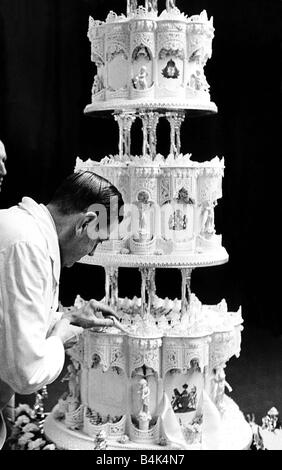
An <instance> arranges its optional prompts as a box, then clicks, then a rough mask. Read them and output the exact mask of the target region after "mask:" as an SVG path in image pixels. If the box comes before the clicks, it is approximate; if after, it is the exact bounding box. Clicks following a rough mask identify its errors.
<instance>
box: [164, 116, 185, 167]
mask: <svg viewBox="0 0 282 470" xmlns="http://www.w3.org/2000/svg"><path fill="white" fill-rule="evenodd" d="M166 118H167V120H168V122H169V124H170V154H171V155H174V157H175V158H176V157H177V156H178V155H179V154H180V152H181V137H180V130H181V125H182V123H183V121H184V119H185V113H184V112H177V113H170V112H169V113H166Z"/></svg>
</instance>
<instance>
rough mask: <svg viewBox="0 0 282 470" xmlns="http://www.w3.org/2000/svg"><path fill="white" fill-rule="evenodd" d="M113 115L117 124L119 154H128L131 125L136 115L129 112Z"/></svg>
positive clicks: (122, 155)
mask: <svg viewBox="0 0 282 470" xmlns="http://www.w3.org/2000/svg"><path fill="white" fill-rule="evenodd" d="M114 116H115V120H116V121H117V123H118V126H119V156H120V157H124V156H130V148H131V127H132V124H133V123H134V121H135V119H136V116H135V115H134V114H133V113H129V112H128V113H118V114H115V115H114Z"/></svg>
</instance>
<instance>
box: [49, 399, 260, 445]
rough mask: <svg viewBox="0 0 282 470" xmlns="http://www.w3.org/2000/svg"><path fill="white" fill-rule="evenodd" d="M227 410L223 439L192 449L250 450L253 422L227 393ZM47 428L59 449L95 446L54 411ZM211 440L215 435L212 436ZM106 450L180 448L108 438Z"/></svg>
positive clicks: (222, 427) (86, 436)
mask: <svg viewBox="0 0 282 470" xmlns="http://www.w3.org/2000/svg"><path fill="white" fill-rule="evenodd" d="M224 403H225V410H226V411H225V413H224V415H223V418H222V426H221V429H220V434H221V439H220V442H219V443H215V445H214V447H213V446H212V445H211V444H209V446H208V447H206V446H205V445H204V444H194V445H191V446H189V450H248V449H249V448H250V446H251V443H252V440H253V433H252V429H251V427H250V425H249V424H248V423H247V421H246V420H245V418H244V416H243V413H242V412H241V411H240V409H239V407H238V405H236V403H235V402H234V401H233V400H232V399H231V398H230V397H227V396H226V397H225V402H224ZM44 432H45V434H46V436H47V438H48V439H50V440H51V441H53V442H54V443H55V444H56V446H57V447H58V448H60V449H65V450H94V439H93V438H91V437H90V436H88V435H86V434H84V433H83V432H80V431H73V430H71V429H68V428H67V427H66V426H65V425H64V423H63V422H62V421H59V420H57V419H55V418H54V417H53V414H52V412H51V413H50V414H49V415H48V416H47V418H46V420H45V423H44ZM209 442H210V443H211V442H212V439H211V438H209ZM107 450H152V451H153V450H159V451H166V450H179V448H176V447H175V446H160V445H157V444H155V445H153V444H152V445H149V444H147V445H140V444H137V443H135V442H130V441H129V442H128V443H126V444H121V443H119V442H116V441H108V446H107Z"/></svg>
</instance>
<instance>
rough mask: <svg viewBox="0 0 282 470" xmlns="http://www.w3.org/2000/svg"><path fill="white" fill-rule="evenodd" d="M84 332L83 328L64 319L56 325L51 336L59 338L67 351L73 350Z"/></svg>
mask: <svg viewBox="0 0 282 470" xmlns="http://www.w3.org/2000/svg"><path fill="white" fill-rule="evenodd" d="M82 332H83V328H80V327H78V326H74V325H71V324H70V322H69V320H68V319H67V318H62V319H61V320H59V321H58V322H57V323H56V324H55V326H54V328H53V330H52V332H51V334H50V336H57V337H59V338H60V339H61V341H62V343H63V345H64V347H65V349H67V348H71V347H72V346H74V345H75V344H76V343H77V342H78V340H79V336H80V334H81V333H82Z"/></svg>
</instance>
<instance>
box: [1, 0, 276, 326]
mask: <svg viewBox="0 0 282 470" xmlns="http://www.w3.org/2000/svg"><path fill="white" fill-rule="evenodd" d="M176 4H177V6H178V7H179V8H180V10H182V11H185V13H187V14H189V15H192V14H198V13H200V12H201V11H202V10H203V9H206V10H207V12H208V16H209V17H210V16H213V17H214V26H215V39H214V42H213V56H212V59H211V60H210V61H209V62H208V64H207V66H206V75H207V78H208V82H209V83H210V86H211V98H212V100H213V101H214V102H215V103H216V104H217V106H218V111H219V112H218V114H217V115H214V116H205V117H201V118H200V117H199V118H193V119H191V120H189V119H188V120H187V121H185V124H184V126H183V131H182V142H183V151H184V152H185V153H186V152H191V153H192V154H193V157H192V159H193V160H199V161H204V160H209V159H211V158H212V157H214V156H216V155H218V156H220V157H221V156H224V157H225V163H226V171H225V178H224V182H223V199H222V200H221V201H220V202H219V205H218V207H217V209H216V228H217V232H218V233H222V234H223V244H224V246H225V247H226V248H227V251H228V252H229V254H230V261H229V263H228V264H226V265H224V266H220V267H213V268H205V269H197V270H195V271H194V273H193V277H192V290H193V291H194V292H195V293H196V295H197V296H198V297H199V298H200V300H201V301H202V302H206V303H216V302H219V301H220V300H221V299H222V298H223V297H225V298H226V300H227V302H228V306H229V309H230V310H235V309H237V308H238V307H239V306H240V305H242V307H243V316H244V318H245V321H246V324H251V323H255V324H257V325H259V326H262V327H264V328H269V329H271V331H272V332H273V333H275V334H281V333H282V319H281V313H280V308H279V300H280V291H281V287H280V277H281V276H280V253H281V229H280V225H281V224H280V220H281V215H282V214H281V202H280V199H281V196H280V191H279V190H280V186H281V181H280V180H281V177H280V172H281V170H280V166H281V165H280V160H281V150H280V147H281V134H282V126H281V124H282V123H281V104H282V103H281V82H282V80H281V79H282V73H281V61H282V48H281V45H282V2H281V1H278V0H236V2H235V1H234V2H231V1H226V0H225V1H224V0H194V1H193V0H189V1H187V0H186V1H185V0H182V1H181V0H178V1H177V2H176ZM164 6H165V0H159V10H162V9H163V8H164ZM109 10H114V11H116V12H117V13H122V12H124V13H125V10H126V1H125V0H106V1H105V0H104V1H102V0H0V137H1V138H2V140H3V141H4V143H5V146H6V150H7V154H8V163H7V169H8V176H7V177H6V180H5V183H4V185H3V186H4V187H3V190H2V193H1V198H0V207H7V206H10V205H13V204H15V203H17V202H18V201H19V200H20V199H21V198H22V196H24V195H29V196H31V197H33V198H35V199H36V200H37V201H38V202H48V200H49V198H50V197H51V195H52V193H53V191H54V189H55V188H56V186H57V184H58V183H59V182H60V181H61V180H62V178H63V177H65V176H66V175H68V174H69V173H71V172H72V171H73V169H74V165H75V158H76V156H80V157H81V158H83V159H87V158H93V159H97V160H99V159H100V158H102V157H103V156H105V155H107V154H112V153H115V152H116V151H117V145H118V130H117V126H116V123H114V121H113V119H107V120H100V119H97V118H90V117H87V116H84V115H83V109H84V107H85V106H86V105H87V104H88V103H90V100H91V87H92V83H93V77H94V72H95V66H94V65H93V64H92V63H91V60H90V43H89V41H88V38H87V29H88V16H89V14H91V15H92V16H94V18H95V19H101V20H104V19H105V18H106V16H107V13H108V11H109ZM166 130H167V128H166V127H165V124H163V125H162V126H161V128H160V132H159V135H158V137H159V148H158V150H159V151H160V152H162V153H164V154H166V152H167V150H168V136H167V132H166ZM140 138H141V134H140V132H138V126H136V128H135V130H134V138H133V148H132V151H133V154H135V153H137V152H140V151H141V140H140ZM276 269H277V271H276ZM103 287H104V274H103V269H102V268H96V267H91V266H84V265H80V264H77V265H75V266H74V267H73V268H71V269H68V270H64V271H63V272H62V276H61V298H62V301H63V303H65V304H66V305H68V304H71V303H72V302H73V300H74V297H75V296H76V294H77V293H79V294H80V295H82V296H84V297H85V298H91V297H96V298H97V299H99V298H101V297H102V296H103ZM157 288H158V290H157V293H158V295H160V296H168V297H170V298H174V297H176V296H179V295H180V274H179V272H177V271H176V270H160V271H158V273H157ZM139 289H140V277H139V273H138V271H137V270H133V269H130V270H121V273H120V294H121V296H125V295H128V296H132V295H134V294H137V295H138V294H139Z"/></svg>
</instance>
